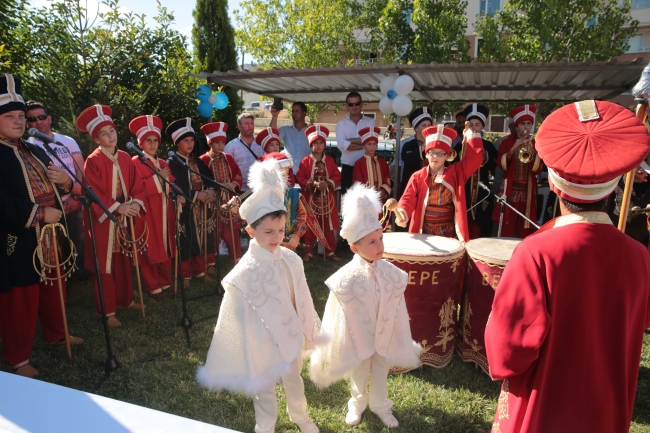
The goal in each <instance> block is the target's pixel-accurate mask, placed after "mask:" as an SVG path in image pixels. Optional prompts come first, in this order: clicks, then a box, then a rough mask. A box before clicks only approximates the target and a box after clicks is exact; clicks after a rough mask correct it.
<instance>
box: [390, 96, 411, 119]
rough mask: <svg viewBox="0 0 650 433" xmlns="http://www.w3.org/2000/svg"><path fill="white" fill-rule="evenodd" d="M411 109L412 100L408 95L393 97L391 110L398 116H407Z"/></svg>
mask: <svg viewBox="0 0 650 433" xmlns="http://www.w3.org/2000/svg"><path fill="white" fill-rule="evenodd" d="M412 109H413V101H411V99H410V98H409V97H408V96H404V95H397V96H396V97H395V99H393V111H394V112H395V114H397V115H398V116H408V115H409V114H410V113H411V110H412Z"/></svg>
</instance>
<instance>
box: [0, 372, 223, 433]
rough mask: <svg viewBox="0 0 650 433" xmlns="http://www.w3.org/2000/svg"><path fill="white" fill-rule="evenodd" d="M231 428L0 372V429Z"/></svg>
mask: <svg viewBox="0 0 650 433" xmlns="http://www.w3.org/2000/svg"><path fill="white" fill-rule="evenodd" d="M5 432H11V433H27V432H29V433H77V432H79V433H104V432H105V433H127V432H129V433H154V432H155V433H160V432H170V433H171V432H174V433H181V432H182V433H232V432H235V431H234V430H229V429H226V428H223V427H217V426H214V425H210V424H206V423H203V422H199V421H194V420H191V419H187V418H182V417H180V416H176V415H171V414H168V413H165V412H160V411H157V410H153V409H147V408H146V407H141V406H136V405H134V404H130V403H124V402H122V401H118V400H113V399H112V398H106V397H101V396H99V395H95V394H90V393H87V392H82V391H77V390H74V389H70V388H65V387H63V386H59V385H53V384H51V383H47V382H42V381H40V380H34V379H25V378H24V377H20V376H16V375H13V374H9V373H3V372H0V433H5Z"/></svg>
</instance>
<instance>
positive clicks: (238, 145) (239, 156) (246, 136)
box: [223, 113, 264, 192]
mask: <svg viewBox="0 0 650 433" xmlns="http://www.w3.org/2000/svg"><path fill="white" fill-rule="evenodd" d="M237 129H239V137H237V138H234V139H232V140H230V141H229V142H228V144H226V147H224V149H223V151H224V152H225V153H229V154H230V155H231V156H232V157H233V159H234V160H235V163H237V166H238V167H239V169H240V170H241V175H242V178H243V179H244V182H243V184H242V188H241V189H242V192H243V191H248V170H249V169H250V168H251V165H253V163H254V162H255V160H257V158H259V157H260V156H262V155H264V150H263V149H262V146H260V145H259V144H257V143H255V134H254V132H255V117H254V116H253V114H252V113H242V114H240V115H239V117H237Z"/></svg>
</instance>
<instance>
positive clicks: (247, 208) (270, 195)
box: [239, 159, 287, 224]
mask: <svg viewBox="0 0 650 433" xmlns="http://www.w3.org/2000/svg"><path fill="white" fill-rule="evenodd" d="M248 187H249V188H251V189H252V190H253V194H251V196H250V197H248V199H247V200H246V201H244V202H243V203H242V205H241V206H240V207H239V214H240V215H241V217H242V218H244V219H245V220H246V221H247V222H248V224H251V223H253V222H255V221H257V220H258V219H260V218H262V217H263V216H264V215H268V214H270V213H271V212H275V211H279V210H283V211H286V210H287V208H286V207H285V206H284V191H285V190H286V188H287V180H286V175H285V173H284V172H283V171H282V170H280V168H279V167H278V163H277V161H276V160H274V159H269V160H266V161H262V162H259V161H258V162H255V163H254V164H253V165H252V166H251V168H250V170H249V172H248Z"/></svg>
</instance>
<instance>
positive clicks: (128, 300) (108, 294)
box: [93, 253, 142, 317]
mask: <svg viewBox="0 0 650 433" xmlns="http://www.w3.org/2000/svg"><path fill="white" fill-rule="evenodd" d="M112 260H113V261H112V267H111V273H110V274H99V276H100V277H101V279H102V290H103V291H104V303H105V304H106V317H108V316H114V315H115V311H116V310H117V307H118V306H119V307H128V306H130V305H131V304H132V303H133V280H132V279H131V259H130V258H129V257H127V256H125V255H124V254H122V253H113V259H112ZM93 277H94V278H93V279H94V281H95V284H94V287H95V306H96V307H97V313H98V314H102V309H101V304H100V303H99V289H98V288H97V275H96V274H95V271H94V269H93ZM140 301H141V302H142V300H140Z"/></svg>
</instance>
